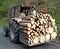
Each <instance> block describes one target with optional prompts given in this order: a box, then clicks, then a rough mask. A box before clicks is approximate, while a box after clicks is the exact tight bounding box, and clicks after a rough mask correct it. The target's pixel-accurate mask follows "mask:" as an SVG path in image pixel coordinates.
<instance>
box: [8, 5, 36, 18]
mask: <svg viewBox="0 0 60 49" xmlns="http://www.w3.org/2000/svg"><path fill="white" fill-rule="evenodd" d="M33 10H35V7H34V6H24V5H18V6H14V7H12V8H10V10H9V16H11V18H14V17H16V16H19V14H20V13H24V14H25V16H28V15H33V14H32V12H33ZM35 13H36V12H35Z"/></svg>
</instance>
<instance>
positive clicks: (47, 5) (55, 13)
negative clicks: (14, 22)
mask: <svg viewBox="0 0 60 49" xmlns="http://www.w3.org/2000/svg"><path fill="white" fill-rule="evenodd" d="M26 3H27V4H28V3H30V4H32V5H36V10H37V11H39V10H41V9H44V10H46V11H47V13H49V14H51V15H52V17H53V18H55V19H56V25H57V27H58V35H59V36H60V31H59V30H60V0H0V25H6V24H8V18H9V17H8V16H7V11H8V9H9V8H10V7H12V6H15V5H18V4H26Z"/></svg>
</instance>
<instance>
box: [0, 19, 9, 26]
mask: <svg viewBox="0 0 60 49" xmlns="http://www.w3.org/2000/svg"><path fill="white" fill-rule="evenodd" d="M8 19H9V18H4V19H2V20H0V26H4V25H7V24H8Z"/></svg>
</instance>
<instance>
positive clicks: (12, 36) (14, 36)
mask: <svg viewBox="0 0 60 49" xmlns="http://www.w3.org/2000/svg"><path fill="white" fill-rule="evenodd" d="M9 35H10V40H11V41H12V42H14V43H18V42H19V34H18V33H17V32H16V33H15V32H13V31H12V30H10V33H9Z"/></svg>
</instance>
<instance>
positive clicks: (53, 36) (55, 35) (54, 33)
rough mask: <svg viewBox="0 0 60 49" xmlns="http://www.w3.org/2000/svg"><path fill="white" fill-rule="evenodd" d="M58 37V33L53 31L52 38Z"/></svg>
mask: <svg viewBox="0 0 60 49" xmlns="http://www.w3.org/2000/svg"><path fill="white" fill-rule="evenodd" d="M56 37H57V33H56V32H53V33H51V40H52V39H53V40H54V39H55V38H56Z"/></svg>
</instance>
